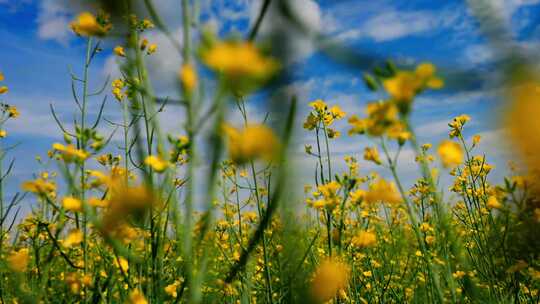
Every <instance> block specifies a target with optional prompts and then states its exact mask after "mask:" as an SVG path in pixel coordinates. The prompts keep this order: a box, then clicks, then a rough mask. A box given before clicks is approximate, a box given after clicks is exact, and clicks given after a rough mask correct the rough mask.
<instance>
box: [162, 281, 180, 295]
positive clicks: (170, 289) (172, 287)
mask: <svg viewBox="0 0 540 304" xmlns="http://www.w3.org/2000/svg"><path fill="white" fill-rule="evenodd" d="M178 286H180V281H174V283H172V284H169V285H167V286H165V293H166V294H168V295H169V296H171V297H173V298H175V299H176V297H178V292H177V290H178Z"/></svg>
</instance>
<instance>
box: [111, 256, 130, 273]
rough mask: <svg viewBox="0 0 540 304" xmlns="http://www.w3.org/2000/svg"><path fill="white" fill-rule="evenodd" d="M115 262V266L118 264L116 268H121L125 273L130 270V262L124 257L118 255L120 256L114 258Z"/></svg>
mask: <svg viewBox="0 0 540 304" xmlns="http://www.w3.org/2000/svg"><path fill="white" fill-rule="evenodd" d="M113 263H114V266H116V268H119V269H120V270H122V272H124V273H126V272H127V271H128V270H129V263H128V261H127V260H126V259H125V258H123V257H118V258H116V259H114V262H113Z"/></svg>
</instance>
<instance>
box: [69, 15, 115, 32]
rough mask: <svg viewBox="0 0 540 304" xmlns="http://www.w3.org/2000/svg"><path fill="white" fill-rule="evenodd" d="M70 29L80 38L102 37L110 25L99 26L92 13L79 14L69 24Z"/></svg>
mask: <svg viewBox="0 0 540 304" xmlns="http://www.w3.org/2000/svg"><path fill="white" fill-rule="evenodd" d="M70 27H71V29H72V30H73V31H74V32H75V33H76V34H78V35H81V36H103V35H105V34H106V33H107V32H108V31H109V30H110V29H111V25H110V24H105V25H104V24H100V23H99V22H98V20H97V18H96V16H94V15H93V14H92V13H89V12H83V13H80V14H79V15H78V16H77V17H76V18H75V20H74V21H73V22H71V24H70Z"/></svg>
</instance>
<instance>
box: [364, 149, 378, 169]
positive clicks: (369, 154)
mask: <svg viewBox="0 0 540 304" xmlns="http://www.w3.org/2000/svg"><path fill="white" fill-rule="evenodd" d="M364 159H365V160H367V161H371V162H374V163H375V164H377V165H380V164H381V163H382V162H381V158H380V157H379V151H378V150H377V147H373V148H370V147H367V148H366V149H364Z"/></svg>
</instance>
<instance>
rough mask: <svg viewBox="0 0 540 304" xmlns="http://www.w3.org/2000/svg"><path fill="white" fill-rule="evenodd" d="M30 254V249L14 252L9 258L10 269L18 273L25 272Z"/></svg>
mask: <svg viewBox="0 0 540 304" xmlns="http://www.w3.org/2000/svg"><path fill="white" fill-rule="evenodd" d="M28 252H29V251H28V248H22V249H19V250H18V251H14V252H12V253H11V255H10V256H8V257H7V263H8V267H9V268H10V269H11V270H13V271H16V272H24V271H25V270H26V268H27V267H28V260H29V259H30V255H29V254H28Z"/></svg>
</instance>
